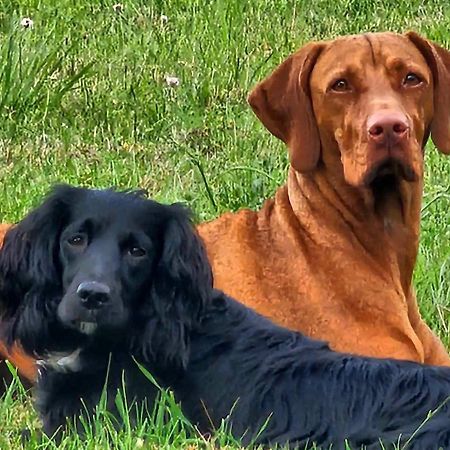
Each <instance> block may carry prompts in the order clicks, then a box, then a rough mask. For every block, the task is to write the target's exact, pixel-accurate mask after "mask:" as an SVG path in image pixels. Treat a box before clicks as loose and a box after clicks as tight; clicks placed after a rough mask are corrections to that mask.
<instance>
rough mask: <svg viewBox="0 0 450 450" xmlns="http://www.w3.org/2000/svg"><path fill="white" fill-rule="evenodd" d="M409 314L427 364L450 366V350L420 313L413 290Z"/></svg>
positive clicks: (410, 296) (409, 301) (409, 302)
mask: <svg viewBox="0 0 450 450" xmlns="http://www.w3.org/2000/svg"><path fill="white" fill-rule="evenodd" d="M408 316H409V320H410V322H411V325H412V327H413V329H414V331H415V332H416V334H417V337H418V338H419V339H420V341H421V342H422V345H423V349H424V357H425V360H424V362H425V364H430V365H433V366H450V356H449V354H448V350H447V349H446V348H445V347H444V344H442V342H441V340H440V339H439V338H438V337H437V336H436V335H435V334H434V333H433V331H431V329H430V327H429V326H428V325H427V324H426V323H425V322H424V320H423V319H422V317H421V316H420V314H419V309H418V306H417V299H416V294H415V292H411V293H410V295H409V297H408Z"/></svg>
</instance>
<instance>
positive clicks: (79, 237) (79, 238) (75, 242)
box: [67, 234, 86, 247]
mask: <svg viewBox="0 0 450 450" xmlns="http://www.w3.org/2000/svg"><path fill="white" fill-rule="evenodd" d="M67 242H68V244H69V245H71V246H72V247H82V246H84V245H85V244H86V236H84V235H83V234H75V235H73V236H70V238H69V239H67Z"/></svg>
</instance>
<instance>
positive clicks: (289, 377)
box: [173, 293, 450, 450]
mask: <svg viewBox="0 0 450 450" xmlns="http://www.w3.org/2000/svg"><path fill="white" fill-rule="evenodd" d="M173 387H174V390H175V393H176V394H177V396H178V398H179V400H180V401H181V404H182V407H183V409H184V411H185V412H186V414H187V416H188V417H189V418H190V419H191V420H193V421H194V422H198V423H200V424H201V426H202V427H203V428H204V429H207V428H208V427H211V423H210V421H211V419H213V420H215V422H214V426H218V425H220V420H221V419H222V418H225V417H227V416H228V413H229V412H230V411H232V413H231V416H230V422H231V424H232V430H233V433H234V435H235V436H238V437H242V436H243V442H244V443H248V442H250V441H251V440H252V439H253V438H255V437H256V436H258V432H259V431H260V430H261V429H262V430H263V431H262V432H261V433H260V434H259V436H258V438H257V441H258V442H260V443H264V444H275V443H278V444H285V443H286V442H289V443H290V444H291V445H292V446H299V448H304V446H305V445H307V444H308V443H310V444H311V443H313V442H315V443H317V444H319V445H321V446H323V448H328V446H329V445H331V444H332V445H333V447H332V448H345V447H344V442H348V444H349V445H350V448H355V449H356V448H360V447H361V446H365V447H366V448H377V449H378V448H381V446H380V443H381V442H382V443H383V444H384V446H385V447H384V448H391V446H392V445H393V444H395V443H399V444H403V445H404V444H405V443H406V442H408V440H409V439H410V438H411V442H410V443H409V445H408V448H416V449H421V450H423V449H437V448H439V446H440V447H441V448H450V413H449V407H448V405H447V400H448V397H449V396H450V369H449V368H445V367H427V366H422V365H419V364H416V363H412V362H407V361H395V360H378V359H371V358H361V357H356V356H352V355H345V354H339V353H336V352H333V351H332V350H330V349H329V348H328V346H327V345H326V344H324V343H322V342H319V341H315V340H311V339H309V338H307V337H305V336H303V335H301V334H299V333H295V332H291V331H288V330H286V329H284V328H281V327H278V326H277V325H274V324H273V323H271V322H270V321H268V320H267V319H265V318H263V317H261V316H259V315H258V314H256V313H255V312H253V311H251V310H249V309H248V308H246V307H245V306H243V305H242V304H240V303H237V302H236V301H234V300H233V299H231V298H228V297H226V296H224V295H221V294H219V293H218V294H217V296H216V298H215V299H214V300H213V302H212V303H211V307H210V308H209V309H208V312H207V313H205V319H204V321H203V322H202V324H201V326H200V329H199V331H198V332H194V333H193V334H192V353H191V359H190V361H189V365H188V366H187V370H186V375H185V377H184V378H183V379H182V380H181V381H180V382H179V383H175V384H174V386H173ZM200 399H201V402H200V401H199V400H200ZM205 410H207V413H206V412H205ZM435 410H438V411H437V412H435V413H434V415H433V416H432V417H431V418H429V419H428V420H427V418H428V413H429V412H432V411H435ZM267 419H269V420H267ZM266 421H267V423H266Z"/></svg>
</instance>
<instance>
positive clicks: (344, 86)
mask: <svg viewBox="0 0 450 450" xmlns="http://www.w3.org/2000/svg"><path fill="white" fill-rule="evenodd" d="M330 89H331V90H332V91H335V92H346V91H349V90H350V86H349V84H348V81H347V80H346V79H344V78H339V79H338V80H336V81H335V82H334V83H332V84H331V86H330Z"/></svg>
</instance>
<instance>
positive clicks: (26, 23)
mask: <svg viewBox="0 0 450 450" xmlns="http://www.w3.org/2000/svg"><path fill="white" fill-rule="evenodd" d="M20 25H21V26H22V27H24V28H33V21H32V20H31V19H30V18H29V17H24V18H23V19H22V20H21V21H20Z"/></svg>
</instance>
